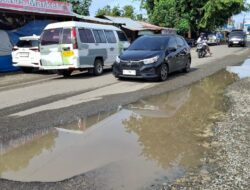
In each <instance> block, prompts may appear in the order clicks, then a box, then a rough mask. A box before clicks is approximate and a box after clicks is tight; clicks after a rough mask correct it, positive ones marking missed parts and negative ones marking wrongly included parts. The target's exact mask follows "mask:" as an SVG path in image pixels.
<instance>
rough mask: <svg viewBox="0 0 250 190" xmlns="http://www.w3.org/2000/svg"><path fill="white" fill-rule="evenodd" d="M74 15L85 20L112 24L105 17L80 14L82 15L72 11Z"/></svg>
mask: <svg viewBox="0 0 250 190" xmlns="http://www.w3.org/2000/svg"><path fill="white" fill-rule="evenodd" d="M74 16H75V17H76V18H79V19H83V20H85V21H90V22H96V23H102V24H113V22H112V21H109V20H107V19H101V18H96V17H91V16H82V15H79V14H76V13H74Z"/></svg>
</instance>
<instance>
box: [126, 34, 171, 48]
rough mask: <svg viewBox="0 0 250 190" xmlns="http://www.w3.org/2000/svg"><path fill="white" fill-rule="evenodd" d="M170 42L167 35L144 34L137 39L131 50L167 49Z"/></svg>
mask: <svg viewBox="0 0 250 190" xmlns="http://www.w3.org/2000/svg"><path fill="white" fill-rule="evenodd" d="M167 44H168V38H167V37H155V36H143V37H140V38H138V39H137V40H135V41H134V42H133V43H132V44H131V45H130V46H129V48H128V49H129V50H151V51H158V50H165V49H166V46H167Z"/></svg>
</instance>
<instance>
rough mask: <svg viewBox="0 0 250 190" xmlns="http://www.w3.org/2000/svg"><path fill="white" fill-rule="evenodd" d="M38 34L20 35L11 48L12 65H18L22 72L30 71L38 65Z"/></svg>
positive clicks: (37, 67)
mask: <svg viewBox="0 0 250 190" xmlns="http://www.w3.org/2000/svg"><path fill="white" fill-rule="evenodd" d="M38 46H39V36H36V35H33V36H26V37H20V38H19V41H18V42H17V44H16V45H15V46H14V47H13V48H12V62H13V66H15V67H20V68H21V69H22V70H23V72H25V73H30V72H32V71H33V70H35V69H37V70H38V69H39V67H40V52H39V49H38Z"/></svg>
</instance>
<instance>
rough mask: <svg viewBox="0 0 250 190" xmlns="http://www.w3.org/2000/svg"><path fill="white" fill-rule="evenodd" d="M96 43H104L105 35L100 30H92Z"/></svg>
mask: <svg viewBox="0 0 250 190" xmlns="http://www.w3.org/2000/svg"><path fill="white" fill-rule="evenodd" d="M93 33H94V36H95V42H96V43H106V37H105V35H104V32H103V31H102V30H93Z"/></svg>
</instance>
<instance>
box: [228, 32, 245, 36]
mask: <svg viewBox="0 0 250 190" xmlns="http://www.w3.org/2000/svg"><path fill="white" fill-rule="evenodd" d="M229 36H245V33H244V32H241V31H234V32H231V33H230V34H229Z"/></svg>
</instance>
